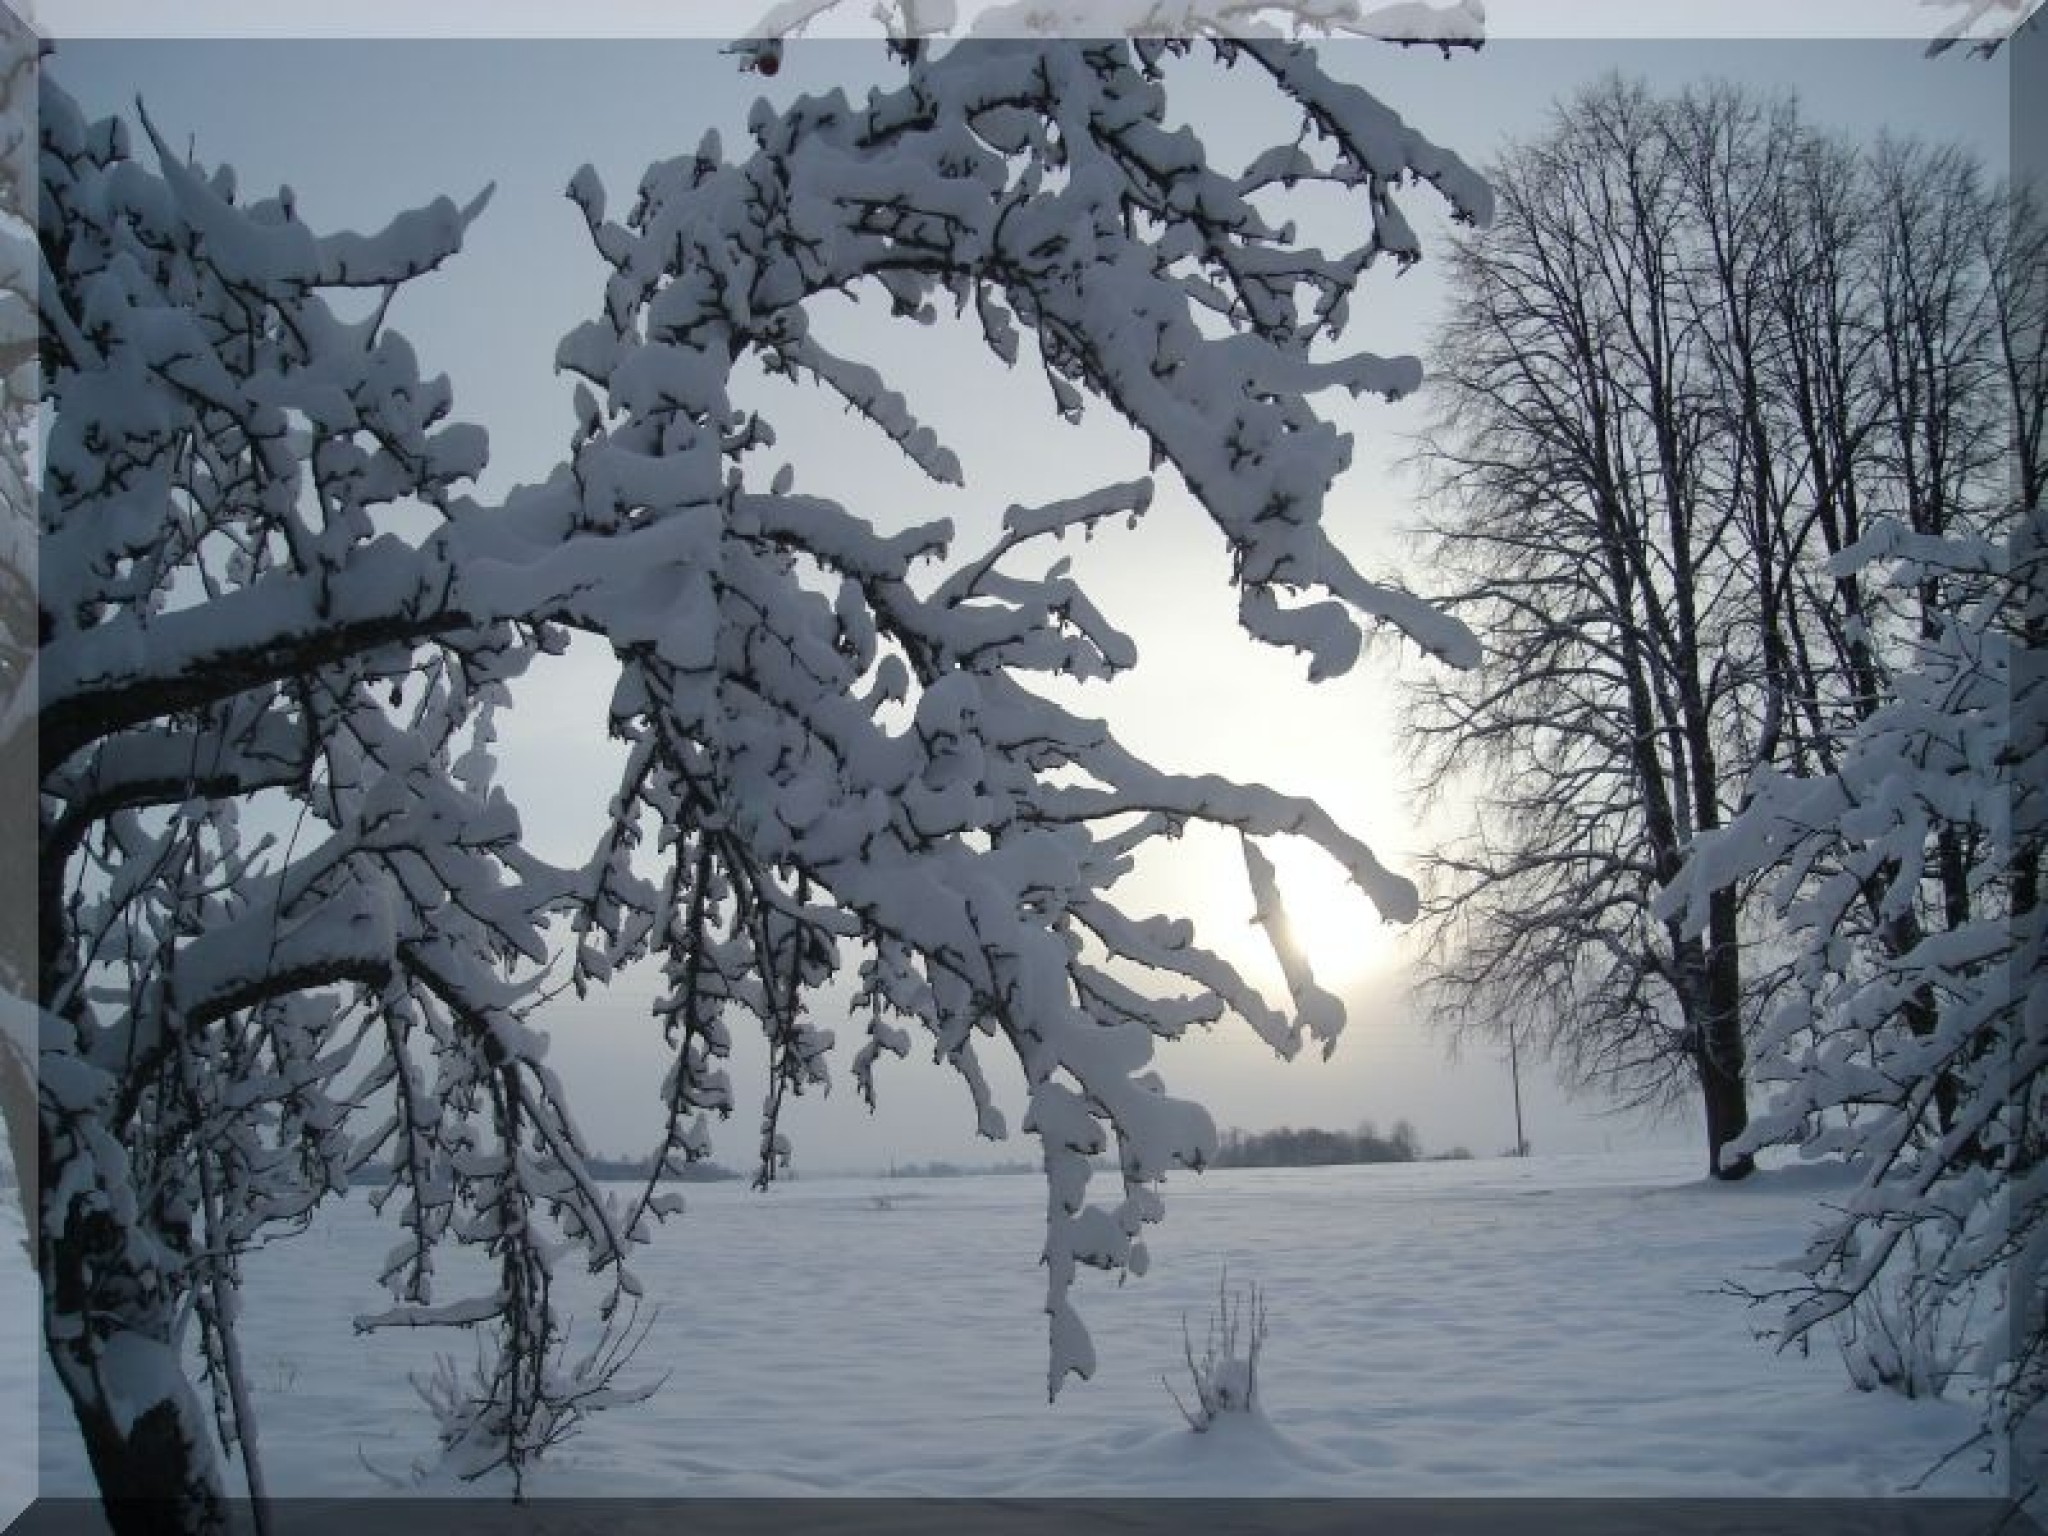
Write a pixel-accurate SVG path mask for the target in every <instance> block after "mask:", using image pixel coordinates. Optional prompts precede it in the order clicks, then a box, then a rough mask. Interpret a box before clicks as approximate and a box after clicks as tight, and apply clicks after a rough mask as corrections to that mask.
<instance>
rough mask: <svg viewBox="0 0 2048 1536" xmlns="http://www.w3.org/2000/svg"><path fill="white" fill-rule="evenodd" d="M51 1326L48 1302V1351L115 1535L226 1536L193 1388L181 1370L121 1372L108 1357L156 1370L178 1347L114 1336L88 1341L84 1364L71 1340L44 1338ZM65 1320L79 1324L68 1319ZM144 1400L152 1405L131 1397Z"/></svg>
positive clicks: (173, 1356)
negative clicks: (135, 1361) (89, 1354)
mask: <svg viewBox="0 0 2048 1536" xmlns="http://www.w3.org/2000/svg"><path fill="white" fill-rule="evenodd" d="M54 1321H59V1320H57V1319H53V1318H52V1317H51V1316H50V1314H49V1312H48V1310H47V1306H46V1311H45V1343H46V1347H47V1348H48V1350H49V1355H50V1360H51V1363H52V1364H53V1365H54V1366H55V1367H56V1370H57V1379H58V1380H59V1381H60V1382H62V1383H63V1385H64V1391H65V1395H66V1396H67V1397H69V1398H70V1399H71V1410H72V1413H73V1415H74V1416H75V1417H76V1419H77V1421H78V1431H79V1435H80V1437H81V1439H82V1440H83V1442H84V1444H85V1451H86V1456H87V1459H88V1460H89V1461H90V1463H91V1465H92V1472H93V1479H94V1481H95V1482H96V1483H97V1484H98V1485H99V1490H100V1502H101V1504H102V1506H103V1507H104V1508H105V1510H106V1515H107V1524H108V1525H109V1526H110V1527H111V1528H112V1530H113V1532H114V1536H173V1533H176V1536H225V1533H226V1532H227V1530H228V1528H229V1527H228V1520H227V1505H226V1502H225V1498H224V1495H223V1491H222V1488H221V1484H220V1480H219V1475H218V1472H217V1470H216V1467H215V1464H214V1452H213V1447H212V1445H211V1443H210V1437H209V1435H208V1431H207V1428H206V1423H205V1418H204V1415H203V1413H202V1412H201V1411H200V1408H199V1404H198V1402H197V1401H196V1399H195V1397H194V1395H193V1392H192V1388H191V1385H190V1384H189V1383H188V1382H187V1381H186V1380H185V1378H184V1376H183V1374H182V1373H177V1372H166V1371H162V1370H154V1369H151V1370H144V1371H140V1372H136V1371H129V1372H127V1373H126V1374H117V1369H118V1367H115V1368H110V1359H111V1360H112V1361H122V1360H123V1359H124V1358H125V1357H127V1356H130V1355H133V1356H137V1357H139V1358H142V1359H147V1360H149V1361H151V1362H152V1363H153V1364H155V1363H159V1362H161V1361H163V1360H164V1359H166V1358H168V1360H169V1361H170V1362H171V1363H172V1364H173V1365H174V1366H175V1365H176V1363H177V1351H176V1350H175V1349H173V1348H172V1347H171V1346H170V1345H168V1344H164V1343H162V1342H161V1341H158V1340H155V1339H147V1338H144V1337H143V1336H142V1335H138V1334H126V1335H124V1334H121V1333H119V1332H116V1333H113V1334H110V1335H106V1336H103V1337H98V1338H95V1339H94V1340H93V1344H92V1353H93V1354H94V1355H97V1356H98V1357H99V1358H98V1360H97V1361H95V1360H93V1359H89V1358H86V1354H87V1352H86V1351H85V1350H83V1349H81V1348H80V1347H79V1343H78V1341H77V1340H76V1339H75V1338H69V1339H67V1338H57V1337H50V1333H51V1328H50V1324H51V1323H52V1322H54ZM61 1322H62V1324H63V1325H67V1326H73V1327H75V1325H76V1319H73V1318H64V1319H62V1320H61ZM131 1346H132V1347H131ZM109 1377H112V1378H113V1379H112V1380H109V1379H108V1378H109ZM150 1396H154V1397H155V1398H156V1401H154V1402H148V1403H146V1405H145V1404H144V1403H142V1402H138V1401H137V1399H145V1400H146V1399H147V1398H148V1397H150Z"/></svg>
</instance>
